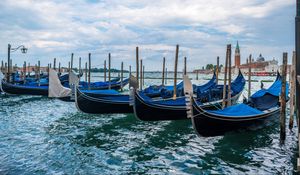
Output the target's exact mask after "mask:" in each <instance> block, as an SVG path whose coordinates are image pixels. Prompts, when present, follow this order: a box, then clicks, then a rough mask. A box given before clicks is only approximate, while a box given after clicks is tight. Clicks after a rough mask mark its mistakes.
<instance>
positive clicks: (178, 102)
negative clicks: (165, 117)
mask: <svg viewBox="0 0 300 175" xmlns="http://www.w3.org/2000/svg"><path fill="white" fill-rule="evenodd" d="M138 93H139V95H140V96H141V97H142V98H143V101H144V102H145V103H148V104H157V105H167V106H185V98H184V97H181V98H176V100H173V99H162V100H153V99H152V98H150V97H148V96H146V95H145V93H143V92H138Z"/></svg>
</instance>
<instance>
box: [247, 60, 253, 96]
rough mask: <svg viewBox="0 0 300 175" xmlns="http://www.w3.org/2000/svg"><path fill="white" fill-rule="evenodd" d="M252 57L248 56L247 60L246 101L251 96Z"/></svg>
mask: <svg viewBox="0 0 300 175" xmlns="http://www.w3.org/2000/svg"><path fill="white" fill-rule="evenodd" d="M251 63H252V55H251V54H250V55H249V60H248V100H249V99H250V96H251V66H252V64H251Z"/></svg>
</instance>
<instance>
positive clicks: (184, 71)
mask: <svg viewBox="0 0 300 175" xmlns="http://www.w3.org/2000/svg"><path fill="white" fill-rule="evenodd" d="M183 75H186V57H184V69H183ZM183 77H184V76H183Z"/></svg>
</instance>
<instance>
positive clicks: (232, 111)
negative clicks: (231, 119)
mask: <svg viewBox="0 0 300 175" xmlns="http://www.w3.org/2000/svg"><path fill="white" fill-rule="evenodd" d="M208 112H209V113H213V114H217V115H224V116H238V117H242V116H250V115H259V114H263V112H262V111H260V110H258V109H255V108H252V107H250V106H248V105H246V104H243V103H242V104H237V105H234V106H230V107H227V108H224V109H223V110H208Z"/></svg>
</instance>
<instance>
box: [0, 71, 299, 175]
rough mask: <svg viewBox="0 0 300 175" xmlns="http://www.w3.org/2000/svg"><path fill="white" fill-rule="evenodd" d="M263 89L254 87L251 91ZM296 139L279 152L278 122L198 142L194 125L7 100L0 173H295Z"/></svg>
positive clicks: (0, 101)
mask: <svg viewBox="0 0 300 175" xmlns="http://www.w3.org/2000/svg"><path fill="white" fill-rule="evenodd" d="M149 76H155V75H149ZM206 77H210V76H206ZM202 78H203V77H202ZM259 78H260V77H258V79H259ZM272 78H273V79H274V77H271V78H270V79H272ZM264 79H265V78H264ZM150 81H151V82H150ZM159 82H160V80H149V81H146V84H147V85H149V84H152V83H154V84H159ZM170 82H171V81H170ZM194 82H195V83H198V84H201V83H203V82H205V80H199V81H195V80H194ZM269 84H270V83H269ZM269 84H268V83H265V86H268V85H269ZM259 86H260V83H259V82H257V83H253V91H255V90H257V89H258V88H259ZM246 87H247V86H246ZM244 94H245V96H246V95H247V92H246V91H245V92H244ZM277 117H278V116H277ZM295 131H296V129H294V132H295ZM295 135H296V134H295V133H293V132H290V131H288V132H287V140H286V144H285V145H280V143H279V123H278V120H276V119H275V120H271V121H266V125H263V127H262V126H260V127H254V128H251V129H250V130H247V131H245V130H241V131H236V132H231V133H227V134H226V135H224V136H218V137H209V138H204V137H197V135H196V134H195V132H194V131H193V129H192V126H191V122H190V121H189V120H186V121H163V122H143V121H139V120H137V119H136V118H135V116H134V115H133V114H129V115H124V114H111V115H88V114H83V113H81V112H78V111H77V109H76V107H75V105H74V104H73V103H66V102H62V101H59V100H55V99H48V98H44V97H33V96H1V97H0V160H1V162H0V174H128V173H141V174H142V173H147V174H211V173H217V174H243V173H247V174H279V173H293V168H294V167H293V166H295V165H294V164H295V163H294V162H295V161H296V159H295V157H296V152H297V142H296V141H297V139H296V136H295Z"/></svg>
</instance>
